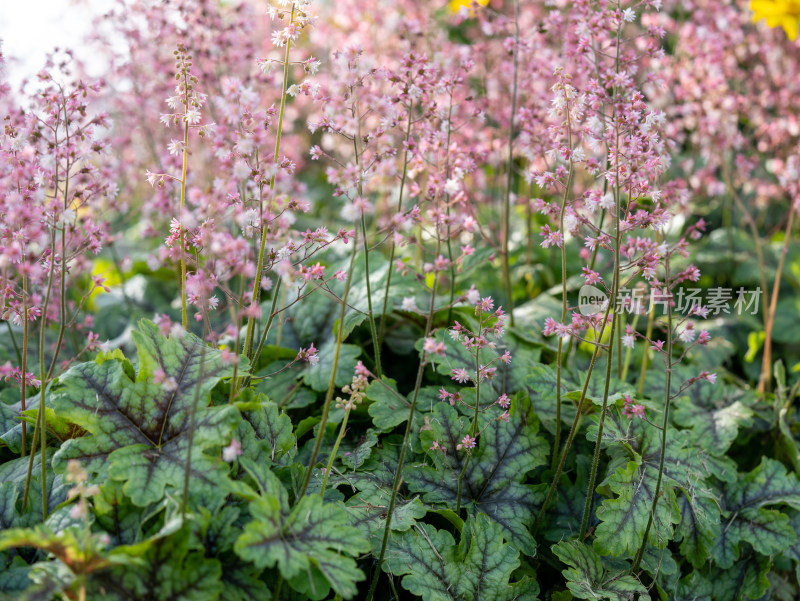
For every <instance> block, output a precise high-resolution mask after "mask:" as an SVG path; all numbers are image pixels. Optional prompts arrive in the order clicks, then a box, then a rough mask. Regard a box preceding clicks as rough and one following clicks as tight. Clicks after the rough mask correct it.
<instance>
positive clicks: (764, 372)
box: [758, 201, 795, 393]
mask: <svg viewBox="0 0 800 601" xmlns="http://www.w3.org/2000/svg"><path fill="white" fill-rule="evenodd" d="M791 202H792V205H791V207H790V209H789V219H788V221H787V222H786V231H785V232H784V236H783V250H782V251H781V256H780V259H778V271H777V272H776V273H775V283H774V284H773V285H772V294H771V295H770V299H769V310H768V311H767V315H766V328H765V330H766V331H765V334H766V336H765V338H764V359H763V361H762V362H761V381H760V382H759V384H758V390H759V392H762V393H763V392H769V389H770V388H771V386H772V330H773V328H774V326H775V311H776V309H777V307H778V294H779V293H780V290H781V276H782V274H783V263H784V261H785V260H786V252H787V251H788V250H789V240H790V239H791V234H792V225H793V224H794V214H795V206H794V205H795V203H794V201H791Z"/></svg>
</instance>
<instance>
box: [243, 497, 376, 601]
mask: <svg viewBox="0 0 800 601" xmlns="http://www.w3.org/2000/svg"><path fill="white" fill-rule="evenodd" d="M283 501H284V502H282V499H280V498H279V497H278V496H276V495H274V494H267V495H265V496H263V497H259V498H257V499H254V500H253V501H252V502H251V503H250V506H249V509H250V513H251V514H252V516H253V521H252V522H250V523H249V524H247V525H246V526H245V528H244V532H243V533H242V534H241V535H240V536H239V538H238V540H237V541H236V544H235V545H234V550H235V551H236V553H237V554H238V555H239V557H241V558H242V559H244V560H245V561H251V562H253V563H254V564H255V565H256V566H257V567H259V568H265V567H272V566H274V565H276V564H277V566H278V569H279V570H280V572H281V574H282V575H283V577H284V578H285V579H287V580H291V579H293V578H295V577H297V576H300V575H305V574H308V573H309V571H311V572H312V573H317V574H321V575H322V576H323V577H324V581H321V582H324V583H326V584H327V585H329V586H330V587H332V588H333V590H334V591H336V592H337V593H338V594H339V595H341V596H342V597H345V598H348V599H349V598H350V597H352V596H354V595H355V594H356V587H355V582H357V581H359V580H363V579H364V574H363V572H362V571H361V570H359V569H358V568H357V567H356V562H355V561H354V560H353V558H352V556H353V555H357V554H359V553H361V552H364V551H367V550H368V549H369V543H368V542H367V540H366V539H365V538H364V537H362V536H361V533H360V532H359V530H358V529H356V528H354V527H352V526H350V524H349V519H348V516H347V512H346V511H345V509H344V506H343V505H342V504H341V503H325V502H323V500H322V498H320V496H319V495H307V496H305V497H303V498H301V499H300V500H299V501H298V502H297V504H296V505H295V506H294V507H293V508H292V509H291V510H289V508H288V507H287V506H286V504H285V499H284V500H283ZM310 592H311V593H312V594H313V595H314V597H315V598H320V597H318V595H320V594H321V595H323V596H324V595H325V594H327V591H325V590H323V591H319V590H316V591H310Z"/></svg>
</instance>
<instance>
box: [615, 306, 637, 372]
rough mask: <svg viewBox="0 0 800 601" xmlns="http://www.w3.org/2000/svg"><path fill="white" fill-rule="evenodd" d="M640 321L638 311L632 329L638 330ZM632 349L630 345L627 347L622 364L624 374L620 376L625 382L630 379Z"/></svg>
mask: <svg viewBox="0 0 800 601" xmlns="http://www.w3.org/2000/svg"><path fill="white" fill-rule="evenodd" d="M638 323H639V314H638V313H636V315H634V316H633V325H632V329H633V331H634V332H635V331H636V324H638ZM620 329H621V328H620ZM632 350H633V349H632V348H631V347H628V348H626V349H625V361H624V363H623V365H622V375H621V376H620V378H619V379H620V382H625V381H626V380H627V379H628V367H629V366H630V363H631V351H632Z"/></svg>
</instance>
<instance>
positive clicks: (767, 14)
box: [750, 0, 800, 40]
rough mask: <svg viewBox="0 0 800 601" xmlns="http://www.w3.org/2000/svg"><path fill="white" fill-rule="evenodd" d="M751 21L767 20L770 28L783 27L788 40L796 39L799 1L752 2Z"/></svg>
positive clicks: (799, 8) (799, 12) (772, 0)
mask: <svg viewBox="0 0 800 601" xmlns="http://www.w3.org/2000/svg"><path fill="white" fill-rule="evenodd" d="M750 8H752V9H753V13H754V14H753V21H754V22H756V21H760V20H761V19H766V20H767V25H769V26H770V27H778V26H780V27H783V30H784V31H785V32H786V35H787V36H789V39H790V40H796V39H797V26H798V22H799V21H800V0H752V2H750Z"/></svg>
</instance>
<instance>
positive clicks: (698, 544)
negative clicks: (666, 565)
mask: <svg viewBox="0 0 800 601" xmlns="http://www.w3.org/2000/svg"><path fill="white" fill-rule="evenodd" d="M678 507H679V508H680V512H681V521H680V523H679V524H678V528H677V531H676V539H677V540H681V539H682V541H683V542H681V547H680V549H681V554H682V555H683V556H684V557H686V559H688V560H689V563H691V564H692V565H693V566H694V567H696V568H700V567H702V566H703V564H705V562H706V558H707V557H708V556H709V553H711V548H712V547H713V546H714V541H715V540H717V538H719V536H720V516H719V505H718V504H717V500H716V499H714V498H713V497H711V496H704V495H700V494H697V495H690V494H688V493H686V492H683V491H682V492H680V493H678Z"/></svg>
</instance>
